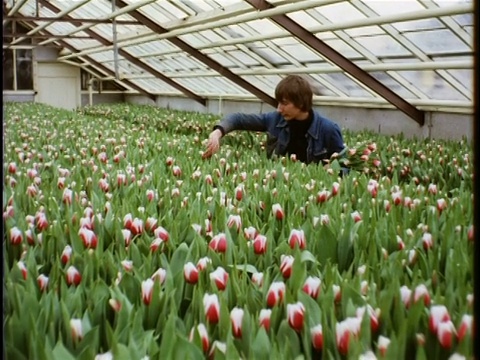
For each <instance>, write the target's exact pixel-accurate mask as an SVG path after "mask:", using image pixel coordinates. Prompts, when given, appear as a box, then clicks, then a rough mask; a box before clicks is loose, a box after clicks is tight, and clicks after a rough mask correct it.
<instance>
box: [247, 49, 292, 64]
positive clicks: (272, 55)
mask: <svg viewBox="0 0 480 360" xmlns="http://www.w3.org/2000/svg"><path fill="white" fill-rule="evenodd" d="M254 51H255V53H256V54H258V55H260V56H261V57H262V58H264V59H265V60H267V61H268V62H269V63H270V64H273V65H280V64H286V63H288V61H287V60H286V59H285V58H284V57H282V56H281V55H280V54H278V53H277V52H276V51H273V50H272V49H271V48H268V47H255V48H254Z"/></svg>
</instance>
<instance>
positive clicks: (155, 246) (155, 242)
mask: <svg viewBox="0 0 480 360" xmlns="http://www.w3.org/2000/svg"><path fill="white" fill-rule="evenodd" d="M163 243H164V241H163V240H162V239H160V238H156V239H153V241H152V242H151V244H150V251H151V252H155V251H157V250H158V248H159V247H160V246H161V245H162V244H163Z"/></svg>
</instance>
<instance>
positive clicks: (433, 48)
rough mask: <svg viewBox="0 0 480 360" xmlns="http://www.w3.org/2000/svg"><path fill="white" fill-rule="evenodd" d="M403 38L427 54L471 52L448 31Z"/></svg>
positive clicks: (429, 32)
mask: <svg viewBox="0 0 480 360" xmlns="http://www.w3.org/2000/svg"><path fill="white" fill-rule="evenodd" d="M405 37H406V38H407V39H409V40H410V41H411V42H413V43H414V44H415V45H417V46H418V47H419V48H420V49H422V50H423V51H424V52H425V53H427V54H454V53H456V52H471V51H472V49H471V48H470V47H469V46H467V45H466V44H465V43H464V42H463V41H462V40H460V39H459V38H458V37H457V36H456V35H455V34H453V33H452V32H451V31H450V30H434V31H420V32H415V33H406V34H405ZM439 39H441V41H439Z"/></svg>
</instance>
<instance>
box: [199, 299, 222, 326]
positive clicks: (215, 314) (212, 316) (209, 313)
mask: <svg viewBox="0 0 480 360" xmlns="http://www.w3.org/2000/svg"><path fill="white" fill-rule="evenodd" d="M203 308H204V311H205V317H206V320H207V322H209V323H211V324H216V323H218V321H219V320H220V303H219V301H218V296H217V294H205V295H204V296H203Z"/></svg>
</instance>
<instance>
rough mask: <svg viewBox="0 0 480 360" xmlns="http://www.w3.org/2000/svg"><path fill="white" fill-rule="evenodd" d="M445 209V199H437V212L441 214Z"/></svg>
mask: <svg viewBox="0 0 480 360" xmlns="http://www.w3.org/2000/svg"><path fill="white" fill-rule="evenodd" d="M446 208H447V201H446V200H445V199H443V198H442V199H438V200H437V210H438V212H439V213H441V212H442V211H443V210H445V209H446Z"/></svg>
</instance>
